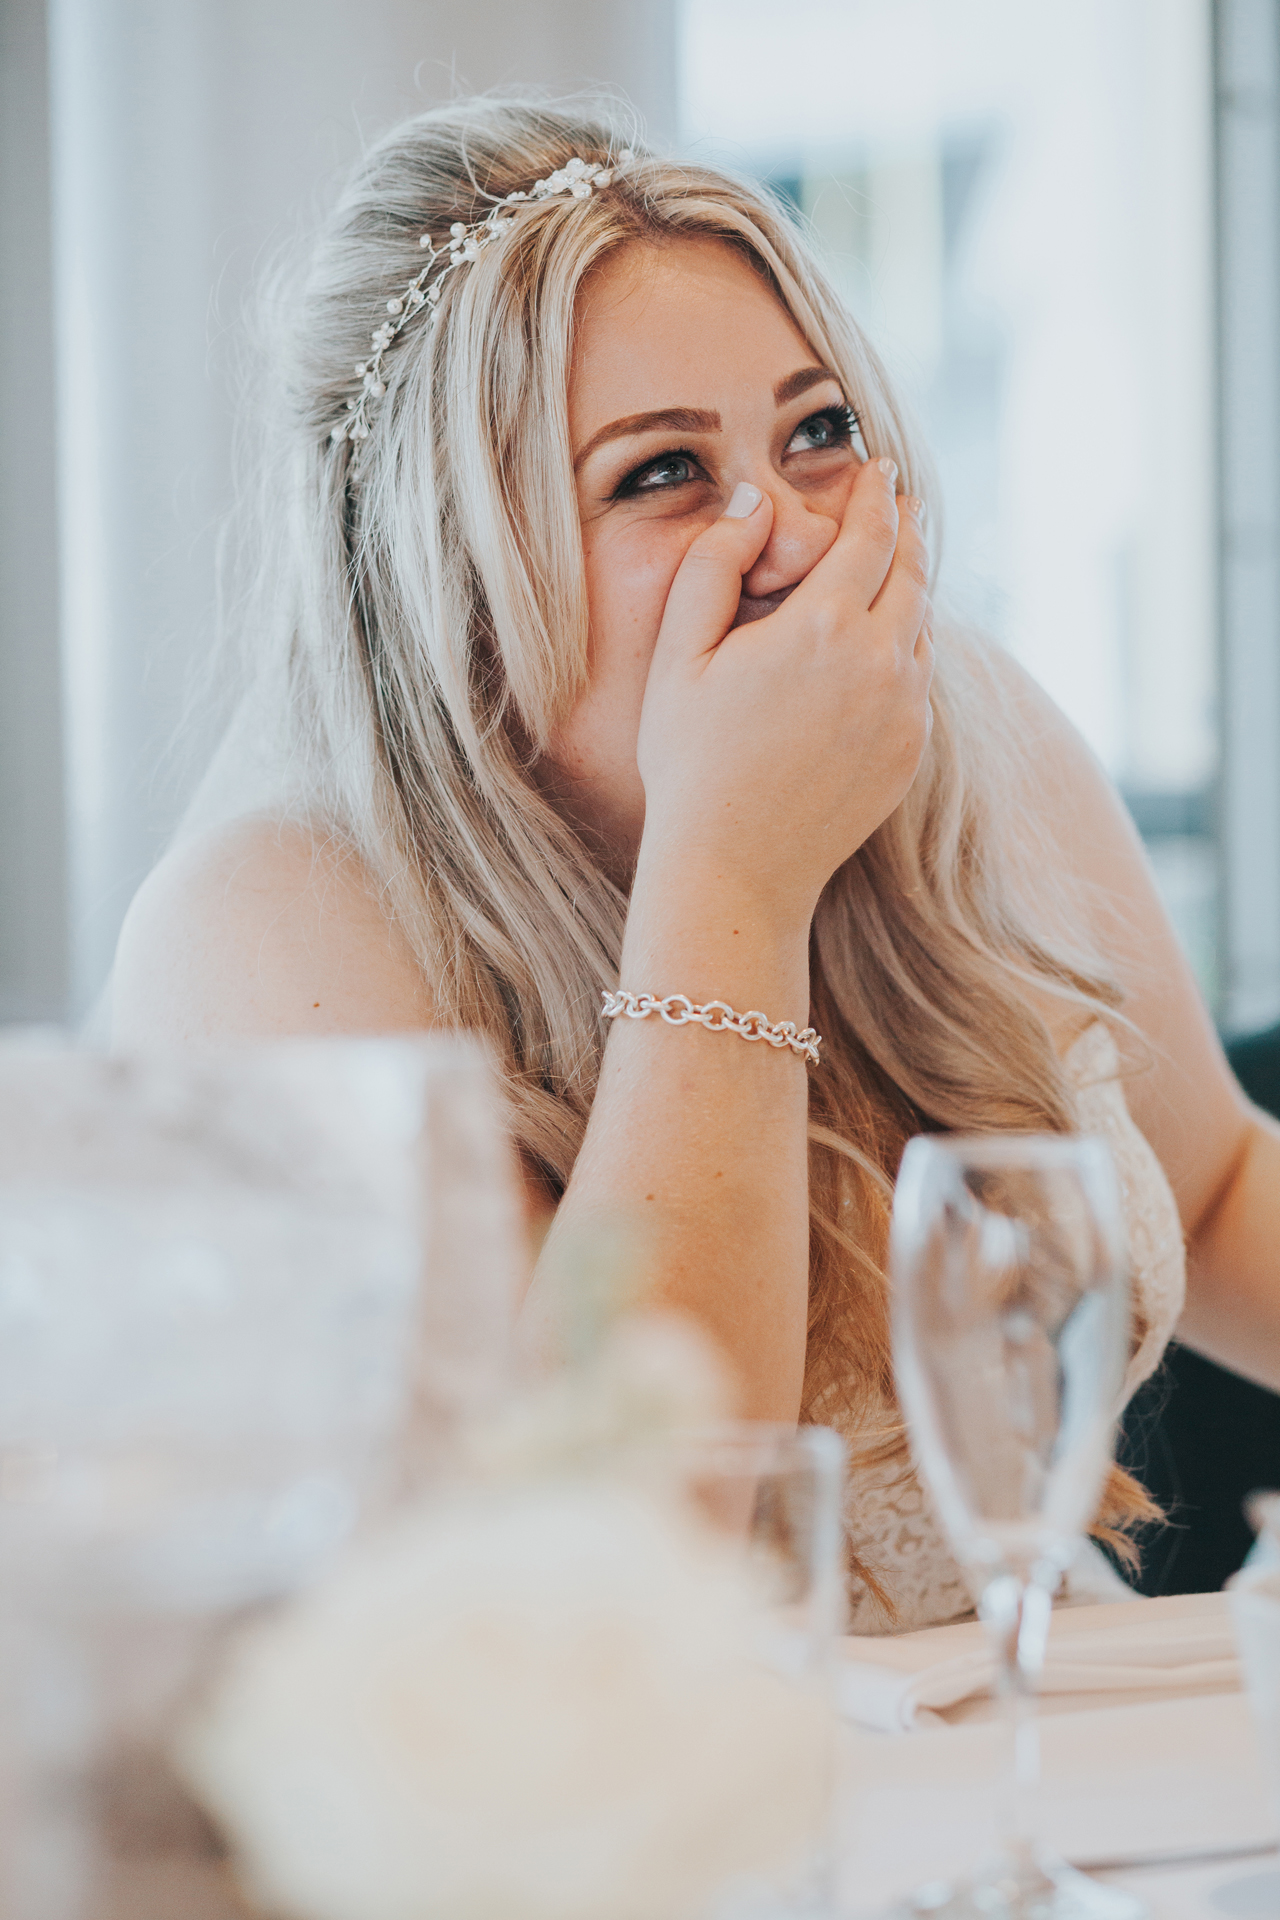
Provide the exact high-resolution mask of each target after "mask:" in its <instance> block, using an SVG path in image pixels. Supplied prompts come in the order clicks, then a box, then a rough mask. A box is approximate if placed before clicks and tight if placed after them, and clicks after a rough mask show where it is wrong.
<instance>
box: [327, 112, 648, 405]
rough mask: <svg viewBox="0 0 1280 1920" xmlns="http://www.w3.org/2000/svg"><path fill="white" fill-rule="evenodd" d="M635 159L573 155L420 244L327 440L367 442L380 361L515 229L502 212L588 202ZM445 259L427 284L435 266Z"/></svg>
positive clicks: (433, 315)
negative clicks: (422, 253)
mask: <svg viewBox="0 0 1280 1920" xmlns="http://www.w3.org/2000/svg"><path fill="white" fill-rule="evenodd" d="M634 158H635V155H634V153H633V152H632V151H631V148H630V147H624V148H623V149H622V151H621V153H619V155H618V157H617V159H616V160H615V161H614V162H613V163H612V165H611V166H601V165H599V164H598V163H597V162H595V161H592V160H581V159H579V158H578V156H577V155H576V154H575V155H574V157H573V159H572V160H567V161H566V162H565V164H564V166H562V167H557V169H556V171H555V172H554V173H551V174H548V175H547V178H546V179H545V180H539V181H537V182H536V183H535V184H534V185H533V186H532V187H530V188H529V190H528V191H527V192H526V191H525V190H524V189H523V188H521V189H519V190H517V191H516V192H515V193H508V194H506V195H505V196H504V197H503V198H502V199H501V200H497V201H495V202H494V204H493V206H491V207H490V209H489V211H488V213H486V214H485V216H484V218H483V219H482V220H473V221H472V223H471V225H470V226H467V225H465V224H464V223H463V222H462V221H461V220H455V221H454V223H453V225H452V226H451V227H450V229H449V237H448V239H447V240H442V241H441V242H440V243H439V245H438V246H437V244H436V242H435V241H434V240H433V239H432V237H431V235H430V234H429V233H424V234H422V235H421V237H420V238H419V240H418V245H419V246H420V247H425V249H426V253H427V260H426V265H425V266H424V267H423V268H422V270H421V272H420V273H417V274H415V276H414V278H413V279H412V280H411V281H410V282H409V284H408V286H407V287H406V288H405V290H404V292H403V293H398V294H396V295H394V296H393V298H392V299H390V300H388V302H387V313H388V315H389V316H390V317H389V318H388V319H386V320H384V321H383V322H382V324H381V326H380V327H377V328H375V330H374V332H373V335H372V346H373V352H372V354H371V355H370V357H369V359H367V360H358V361H357V362H356V372H357V374H358V375H359V377H360V382H361V388H360V392H359V394H358V395H357V396H356V397H355V398H354V399H352V400H348V402H347V406H346V412H345V413H344V415H343V417H342V418H341V419H340V420H339V421H338V423H337V425H336V426H334V427H333V429H332V430H331V432H330V434H329V438H330V439H331V440H334V441H337V440H367V439H368V437H369V418H368V405H369V402H370V401H371V400H380V399H381V398H382V396H383V394H384V393H385V392H386V390H387V387H386V382H385V381H384V379H383V377H382V356H383V355H384V354H385V353H386V351H387V348H388V347H389V346H390V345H391V343H392V341H393V340H395V339H396V338H397V337H398V336H399V334H400V332H401V330H402V329H403V328H404V326H405V325H406V324H407V322H408V321H409V320H410V319H411V317H412V316H413V315H414V314H415V313H417V312H419V311H420V310H421V309H422V308H423V307H425V308H426V309H427V313H428V316H429V324H430V325H431V326H434V325H435V323H436V320H437V318H438V315H439V306H440V293H441V287H442V284H443V282H444V279H445V276H446V275H447V274H450V273H452V272H453V270H454V268H455V267H462V266H466V265H467V263H468V262H469V261H472V260H477V259H479V257H480V254H481V251H482V250H483V249H484V248H485V247H487V246H489V245H490V244H491V242H493V241H494V240H501V238H502V237H503V235H504V234H505V233H506V231H507V229H508V228H509V227H511V226H513V225H514V224H515V216H514V214H513V213H511V212H508V211H505V210H506V209H508V208H512V207H515V206H517V205H519V204H520V203H521V202H524V201H528V202H532V201H535V200H556V199H561V198H565V197H568V198H572V199H574V200H589V199H590V198H591V195H592V193H593V192H594V191H595V190H596V189H597V188H598V187H607V186H608V185H609V182H610V181H611V180H612V179H613V176H614V174H615V173H616V172H617V170H618V168H619V167H622V166H626V165H627V163H628V162H629V161H631V160H634ZM446 254H447V255H448V259H447V260H445V263H444V265H443V266H442V267H441V268H440V270H439V272H438V273H437V274H436V276H435V279H434V280H432V281H431V285H430V286H428V285H427V284H426V283H427V281H428V280H429V279H430V278H431V274H432V271H433V269H434V268H435V266H436V263H437V262H438V261H440V260H442V259H444V256H445V255H446Z"/></svg>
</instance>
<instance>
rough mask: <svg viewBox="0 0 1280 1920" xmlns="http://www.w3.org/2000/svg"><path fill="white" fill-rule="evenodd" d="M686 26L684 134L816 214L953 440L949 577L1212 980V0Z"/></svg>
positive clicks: (942, 4)
mask: <svg viewBox="0 0 1280 1920" xmlns="http://www.w3.org/2000/svg"><path fill="white" fill-rule="evenodd" d="M682 20H683V26H682V45H681V60H682V68H681V87H682V117H683V128H684V136H685V141H686V145H687V147H688V149H689V150H690V151H691V152H692V153H694V154H698V153H702V154H705V155H706V156H707V157H708V158H716V159H719V160H721V161H724V162H728V163H730V164H734V165H737V166H739V167H745V168H747V169H748V170H750V171H752V172H755V173H756V174H758V175H760V176H762V177H764V178H766V179H768V180H770V181H771V182H772V183H773V184H774V186H775V187H776V188H778V189H779V190H780V191H781V192H782V193H783V194H785V195H786V196H787V197H788V198H789V199H790V200H792V201H793V202H794V204H795V205H796V207H797V208H798V209H799V211H800V212H801V213H802V214H803V215H804V216H805V217H806V219H807V220H808V221H809V222H810V223H811V226H812V229H813V231H814V232H815V234H816V236H817V238H818V239H819V241H820V243H821V244H822V246H823V248H824V250H825V252H826V256H827V259H828V262H829V264H830V267H831V270H832V272H833V275H834V277H835V279H836V281H837V284H838V285H839V287H840V289H841V290H842V292H843V293H844V295H845V297H846V298H847V300H848V301H849V303H850V305H851V307H852V309H853V311H854V312H855V314H856V315H857V317H858V318H859V320H860V321H861V322H862V324H863V325H864V326H865V327H866V329H867V331H868V332H869V333H870V335H871V337H872V340H873V341H874V342H875V343H876V345H877V346H878V347H879V348H880V349H881V350H882V351H883V353H884V355H885V358H886V360H887V361H888V363H889V366H890V369H891V372H892V373H893V374H894V375H895V377H896V380H897V383H898V385H899V387H900V389H902V390H903V391H904V392H905V395H906V397H907V399H908V400H909V402H911V403H912V404H913V405H914V407H915V410H916V412H917V414H918V415H919V417H920V418H921V420H922V423H923V425H924V428H925V432H926V436H927V438H928V439H929V441H930V443H931V445H932V447H933V450H934V453H935V456H936V458H937V461H938V466H939V471H940V479H941V483H942V490H943V498H944V505H945V541H944V548H943V586H944V588H945V590H946V591H947V593H948V595H949V596H950V598H951V599H952V601H953V602H954V603H956V604H958V605H959V606H960V608H961V609H963V610H964V611H966V612H969V613H971V614H972V615H973V616H975V617H976V618H978V619H979V620H981V621H982V623H983V624H984V625H986V626H987V627H988V628H989V629H990V630H992V631H994V632H995V633H996V634H997V636H998V637H999V638H1000V639H1001V640H1002V641H1003V642H1004V644H1005V645H1006V646H1008V647H1009V649H1010V650H1011V651H1012V652H1013V653H1014V654H1015V655H1016V656H1017V657H1018V658H1019V659H1020V660H1021V661H1022V662H1023V663H1024V664H1025V665H1026V666H1027V667H1028V668H1029V669H1030V670H1031V672H1032V673H1034V674H1035V676H1036V678H1037V679H1038V680H1039V681H1040V682H1041V683H1042V684H1043V685H1044V686H1045V687H1046V688H1047V689H1048V691H1049V692H1050V693H1051V694H1052V695H1053V696H1054V698H1055V699H1056V700H1057V701H1058V703H1059V705H1060V706H1062V707H1063V708H1064V709H1065V711H1066V712H1067V713H1068V714H1069V715H1070V717H1071V718H1072V720H1073V721H1074V722H1075V723H1076V725H1077V726H1078V727H1079V728H1080V729H1081V731H1082V732H1083V734H1084V735H1085V737H1086V739H1087V740H1089V742H1090V743H1091V745H1092V746H1093V747H1094V749H1095V750H1096V751H1097V753H1098V754H1099V756H1100V757H1101V759H1102V761H1103V763H1104V764H1105V766H1106V767H1107V770H1108V771H1109V773H1110V774H1111V775H1112V777H1113V778H1114V779H1116V780H1117V781H1118V782H1119V784H1120V786H1121V788H1122V790H1123V791H1124V792H1125V795H1126V797H1127V799H1128V801H1129V804H1130V807H1131V809H1132V811H1133V813H1134V816H1135V818H1136V820H1137V822H1138V825H1139V828H1140V830H1141V831H1142V833H1143V835H1144V837H1145V839H1146V841H1147V844H1148V847H1149V850H1150V853H1151V856H1152V859H1153V862H1154V864H1155V869H1156V874H1157V879H1158V883H1159V885H1160V887H1161V889H1162V892H1163V894H1164V897H1165V900H1166V904H1167V905H1168V908H1169V910H1170V913H1171V915H1172V917H1173V920H1174V923H1175V925H1176V926H1177V928H1178V930H1179V932H1180V934H1181V937H1182V939H1183V942H1184V944H1185V946H1186V948H1187V951H1188V953H1189V954H1190V956H1191V959H1192V962H1193V964H1194V966H1195V968H1196V971H1197V973H1198V974H1199V977H1200V979H1201V982H1202V984H1203V986H1204V988H1205V990H1206V992H1207V994H1208V996H1209V998H1210V1001H1211V1003H1214V1004H1217V1003H1218V1001H1219V999H1220V995H1221V983H1220V980H1219V969H1218V956H1219V902H1218V893H1219V870H1220V862H1219V858H1218V852H1217V845H1216V840H1215V806H1214V794H1215V781H1216V775H1217V766H1218V737H1217V724H1216V712H1215V701H1216V681H1217V661H1216V632H1217V618H1216V578H1217V537H1218V528H1217V509H1216V496H1215V483H1214V459H1215V441H1214V433H1215V427H1214V389H1215V377H1216V374H1215V359H1214V299H1213V285H1214V282H1213V266H1214V259H1213V246H1214V240H1213V219H1212V213H1213V178H1214V172H1213V62H1212V57H1211V53H1212V40H1213V35H1212V21H1211V10H1210V8H1209V6H1208V5H1207V4H1205V3H1204V0H1161V4H1160V5H1159V6H1151V5H1148V4H1144V0H1075V3H1074V4H1073V5H1072V6H1070V7H1029V6H1027V5H1026V0H901V3H900V4H897V5H894V6H889V7H886V6H884V5H883V4H866V3H865V0H839V4H835V5H832V4H826V3H825V0H793V4H792V5H791V6H790V7H788V8H787V10H786V12H785V15H783V16H779V13H778V11H777V9H776V7H775V6H773V5H772V4H771V0H769V3H766V4H762V3H761V0H686V5H685V8H684V13H683V16H682ZM1277 718H1278V719H1280V716H1277Z"/></svg>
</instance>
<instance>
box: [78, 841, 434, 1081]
mask: <svg viewBox="0 0 1280 1920" xmlns="http://www.w3.org/2000/svg"><path fill="white" fill-rule="evenodd" d="M112 1001H113V1008H112V1032H113V1041H114V1043H115V1044H116V1045H120V1046H129V1045H132V1044H156V1043H160V1044H166V1045H181V1046H193V1047H207V1046H217V1045H219V1044H221V1043H222V1042H224V1041H227V1040H231V1039H235V1038H237V1037H241V1038H250V1037H259V1038H265V1037H268V1036H271V1035H282V1034H296V1033H307V1034H320V1033H378V1032H397V1031H399V1032H404V1031H406V1030H412V1029H414V1028H422V1027H426V1026H429V1025H430V1024H431V1019H430V1011H429V1003H428V997H427V992H426V985H425V982H424V980H423V977H422V973H421V970H420V968H419V967H418V964H417V962H416V960H415V958H414V955H413V953H412V951H411V949H410V947H409V944H408V942H407V940H406V939H405V938H404V936H403V934H402V933H401V932H400V931H399V929H398V928H397V927H396V926H395V924H394V923H393V922H392V920H391V919H390V918H389V916H388V915H387V913H386V912H385V911H384V909H383V907H382V904H381V902H380V900H379V897H378V889H377V887H376V886H375V884H374V883H373V881H372V879H371V877H370V875H369V873H368V871H367V870H366V868H365V867H364V866H363V864H362V863H361V861H360V860H359V859H358V857H357V856H356V855H355V854H354V853H353V852H352V851H351V849H350V848H349V847H347V846H345V845H344V844H343V843H342V842H340V841H338V840H336V839H334V838H332V837H329V836H326V835H325V834H324V833H323V832H321V831H313V830H312V829H310V828H308V827H306V826H301V825H296V824H292V823H284V822H281V821H278V820H272V819H265V818H262V817H255V818H248V819H243V820H237V821H233V822H230V823H229V824H227V825H224V826H221V827H218V828H217V829H215V830H214V831H212V832H210V833H208V834H204V835H200V836H198V837H197V838H195V839H193V840H191V841H189V842H186V843H184V844H183V845H181V846H179V847H177V848H175V849H174V850H173V851H172V852H171V853H169V854H168V855H167V856H166V857H165V858H164V859H163V860H162V861H161V862H160V864H159V866H157V867H156V868H155V870H154V871H153V872H152V873H151V875H150V876H149V877H148V879H147V880H146V881H145V882H144V884H143V885H142V887H141V888H140V889H139V891H138V894H137V895H136V897H135V899H134V901H133V904H132V906H131V907H130V909H129V912H128V915H127V916H126V919H125V923H124V927H123V929H122V931H121V935H120V944H119V948H118V950H117V954H116V970H115V978H114V982H113V990H112Z"/></svg>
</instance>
